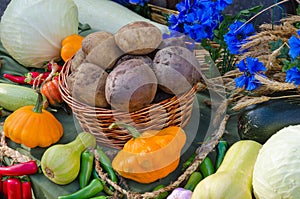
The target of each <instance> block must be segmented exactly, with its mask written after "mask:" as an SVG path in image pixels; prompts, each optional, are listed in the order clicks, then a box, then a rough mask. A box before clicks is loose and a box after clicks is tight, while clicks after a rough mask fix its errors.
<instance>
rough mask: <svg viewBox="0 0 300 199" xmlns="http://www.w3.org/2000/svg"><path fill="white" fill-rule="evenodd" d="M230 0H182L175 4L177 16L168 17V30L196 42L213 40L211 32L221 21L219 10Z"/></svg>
mask: <svg viewBox="0 0 300 199" xmlns="http://www.w3.org/2000/svg"><path fill="white" fill-rule="evenodd" d="M231 1H232V0H215V1H211V0H194V1H190V0H184V1H182V2H180V3H178V4H176V8H177V10H178V11H179V14H178V15H173V14H172V15H170V16H169V20H168V22H169V24H170V26H169V29H170V30H175V31H179V32H182V33H184V34H186V35H189V36H190V37H191V38H192V39H194V40H195V41H197V42H201V40H202V39H211V40H212V39H213V36H214V34H213V31H214V30H215V29H216V28H217V27H218V25H219V23H220V22H221V21H222V20H223V16H222V13H221V8H223V7H226V6H227V5H228V3H230V2H231Z"/></svg>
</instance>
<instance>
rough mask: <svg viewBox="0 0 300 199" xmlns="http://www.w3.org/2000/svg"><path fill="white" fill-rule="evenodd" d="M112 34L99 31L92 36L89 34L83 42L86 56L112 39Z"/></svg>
mask: <svg viewBox="0 0 300 199" xmlns="http://www.w3.org/2000/svg"><path fill="white" fill-rule="evenodd" d="M111 36H112V34H111V33H109V32H106V31H97V32H93V33H91V34H88V35H87V36H86V37H84V39H83V40H82V50H83V52H84V53H85V54H89V53H90V52H91V50H92V49H93V48H94V47H96V46H98V45H99V44H100V43H101V42H103V41H104V40H106V39H107V38H109V37H111Z"/></svg>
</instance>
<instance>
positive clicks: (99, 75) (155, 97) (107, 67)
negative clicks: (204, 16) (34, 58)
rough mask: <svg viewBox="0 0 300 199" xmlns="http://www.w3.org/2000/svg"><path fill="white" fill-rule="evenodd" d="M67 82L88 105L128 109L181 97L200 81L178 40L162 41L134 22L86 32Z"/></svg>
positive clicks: (197, 69) (189, 55) (156, 31)
mask: <svg viewBox="0 0 300 199" xmlns="http://www.w3.org/2000/svg"><path fill="white" fill-rule="evenodd" d="M70 64H71V66H70V67H71V69H70V71H71V72H70V74H69V76H68V77H67V84H68V87H69V89H70V92H71V94H72V96H73V97H74V98H75V99H77V100H79V101H81V102H84V103H86V104H88V105H90V106H95V107H102V108H113V109H117V110H121V111H127V112H132V111H136V110H139V109H141V108H143V107H145V106H148V105H149V104H151V103H154V102H155V101H159V100H160V99H163V98H162V97H161V95H162V94H163V96H165V97H170V96H174V95H180V94H183V93H184V92H186V91H188V90H189V89H191V87H192V86H193V85H194V84H195V83H197V82H199V81H200V78H201V73H200V65H199V62H198V61H197V59H196V57H195V56H194V54H193V52H191V51H190V50H189V49H187V48H186V47H185V43H184V41H183V39H182V38H180V37H178V38H169V39H164V40H163V39H162V33H161V31H160V30H159V29H158V28H157V27H155V26H153V25H152V24H150V23H147V22H133V23H130V24H127V25H125V26H123V27H122V28H120V30H119V31H118V32H116V33H115V34H111V33H108V32H105V31H99V32H94V33H91V34H89V35H87V36H86V37H85V38H84V39H83V41H82V48H81V49H80V50H79V51H78V52H77V53H76V55H75V56H74V57H73V58H72V60H71V62H70Z"/></svg>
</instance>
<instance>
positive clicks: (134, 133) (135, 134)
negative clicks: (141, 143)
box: [108, 122, 141, 138]
mask: <svg viewBox="0 0 300 199" xmlns="http://www.w3.org/2000/svg"><path fill="white" fill-rule="evenodd" d="M116 127H123V128H125V129H127V130H128V131H129V133H130V134H131V135H132V137H133V138H138V137H140V136H141V134H140V132H138V130H136V128H134V127H133V126H131V125H130V124H126V123H124V122H114V123H112V124H111V125H109V127H108V128H109V129H113V128H116Z"/></svg>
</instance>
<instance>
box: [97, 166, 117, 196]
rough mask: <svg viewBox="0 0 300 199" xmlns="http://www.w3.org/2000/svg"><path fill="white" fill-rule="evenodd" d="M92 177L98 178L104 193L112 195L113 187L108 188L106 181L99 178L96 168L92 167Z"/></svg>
mask: <svg viewBox="0 0 300 199" xmlns="http://www.w3.org/2000/svg"><path fill="white" fill-rule="evenodd" d="M93 177H94V178H96V179H99V180H100V181H101V182H102V185H103V191H104V193H106V194H107V195H109V196H112V195H114V192H113V190H112V189H113V188H112V189H110V188H109V187H108V186H107V183H106V182H105V181H103V180H101V178H100V177H99V175H98V173H97V171H96V169H93Z"/></svg>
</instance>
